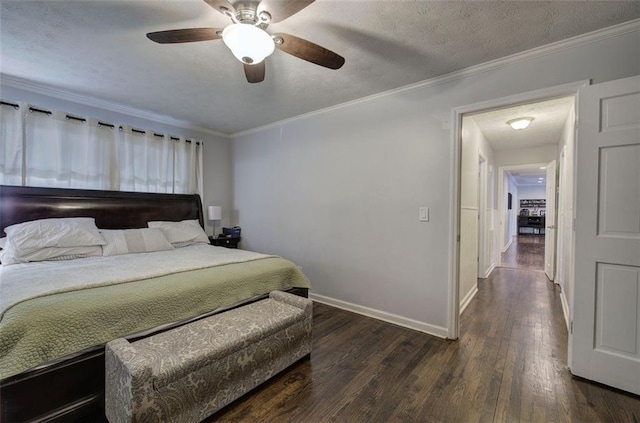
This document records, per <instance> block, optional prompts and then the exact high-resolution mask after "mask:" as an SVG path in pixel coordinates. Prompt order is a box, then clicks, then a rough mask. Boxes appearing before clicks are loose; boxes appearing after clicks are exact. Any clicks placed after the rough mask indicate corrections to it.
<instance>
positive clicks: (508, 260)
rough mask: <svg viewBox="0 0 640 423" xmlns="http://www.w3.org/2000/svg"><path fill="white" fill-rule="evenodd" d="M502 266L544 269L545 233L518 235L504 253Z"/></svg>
mask: <svg viewBox="0 0 640 423" xmlns="http://www.w3.org/2000/svg"><path fill="white" fill-rule="evenodd" d="M502 267H514V268H518V269H531V270H544V235H518V236H514V237H513V241H512V242H511V245H510V246H509V248H508V249H507V251H505V252H504V253H502Z"/></svg>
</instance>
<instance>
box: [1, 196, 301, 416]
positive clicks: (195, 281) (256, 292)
mask: <svg viewBox="0 0 640 423" xmlns="http://www.w3.org/2000/svg"><path fill="white" fill-rule="evenodd" d="M58 217H93V218H95V222H96V226H98V227H99V228H101V229H130V228H144V227H146V226H147V222H149V221H158V220H163V221H182V220H193V219H195V220H197V221H198V222H199V223H200V226H204V225H203V223H204V222H203V214H202V205H201V201H200V197H199V196H198V195H174V194H148V193H127V192H113V191H93V190H70V189H56V188H35V187H15V186H0V236H4V229H5V228H6V227H8V226H10V225H13V224H17V223H21V222H25V221H31V220H37V219H43V218H58ZM178 250H180V251H178ZM232 254H240V256H237V255H232ZM254 254H255V253H250V252H239V251H238V252H232V250H226V249H223V248H221V247H213V246H208V245H198V246H190V247H185V248H179V249H176V250H175V251H159V252H153V253H144V254H136V255H128V256H114V257H95V258H93V257H91V258H87V259H80V260H71V261H70V262H69V263H64V264H62V267H57V266H58V264H56V265H55V266H54V265H53V264H51V263H34V266H33V267H29V266H31V264H26V265H18V266H15V272H18V271H21V272H22V274H27V275H28V276H32V277H33V278H34V279H36V277H37V275H38V274H39V275H40V276H39V277H40V278H41V279H43V280H45V279H47V277H46V276H47V275H48V274H52V275H55V276H58V277H59V279H61V280H71V279H74V278H76V279H78V275H83V273H86V274H89V273H93V272H94V271H95V270H94V269H95V268H98V267H105V268H115V267H114V266H116V265H118V266H121V265H122V264H123V263H126V262H128V263H129V268H130V270H128V271H129V272H131V274H130V275H129V274H128V273H126V274H127V275H128V276H126V277H124V276H123V277H122V279H121V280H118V281H117V283H109V284H107V285H105V284H100V283H98V284H97V285H93V286H83V287H81V288H82V289H76V288H73V289H69V290H65V289H60V290H59V292H57V291H54V292H52V293H51V294H48V295H41V296H34V297H33V298H31V297H29V296H28V295H27V296H25V297H24V299H23V300H20V301H17V302H16V303H15V305H12V306H11V307H10V308H8V309H7V310H6V311H4V312H3V313H2V318H0V342H3V345H2V346H3V351H6V350H10V349H12V348H14V345H13V344H11V345H9V344H10V343H12V342H13V340H14V339H15V338H16V336H15V333H20V334H21V335H20V342H16V343H15V344H16V345H15V348H16V350H15V351H13V352H12V353H6V354H5V357H0V372H1V373H0V374H2V379H1V380H0V401H1V404H0V406H1V410H2V411H1V414H0V420H1V421H11V422H13V421H28V420H45V421H49V420H55V419H61V420H65V421H69V420H74V419H79V418H81V417H82V416H86V415H95V414H96V412H98V413H99V412H100V410H102V409H103V408H104V344H105V343H106V342H108V341H109V340H111V339H115V338H118V337H125V338H127V339H129V340H131V341H133V340H136V339H140V338H143V337H146V336H149V335H151V334H154V333H158V332H162V331H164V330H168V329H170V328H173V327H176V326H180V325H183V324H185V323H188V322H191V321H194V320H197V319H201V318H204V317H206V316H210V315H212V314H215V313H219V312H221V311H224V310H226V309H229V308H233V307H237V306H240V305H242V304H246V303H248V302H252V301H256V300H258V299H261V298H263V297H265V296H266V295H267V294H268V292H269V291H270V290H273V289H282V290H288V291H290V292H294V293H296V294H298V295H302V296H307V293H308V288H309V282H308V280H307V279H306V278H305V277H304V275H303V274H302V272H301V271H300V270H299V269H298V268H297V267H296V266H295V265H293V263H291V262H288V261H287V260H284V259H282V258H279V257H273V256H261V255H254ZM227 255H229V257H232V258H225V259H224V260H226V261H219V262H218V261H216V260H222V259H220V257H224V256H227ZM139 256H144V257H145V259H149V260H151V264H144V265H141V264H140V263H141V262H140V261H139V260H141V258H138V257H139ZM200 256H202V257H200ZM213 256H215V258H214V257H213ZM235 257H240V258H235ZM154 260H155V261H154ZM207 260H209V261H207ZM189 262H193V263H198V265H197V266H195V267H193V266H192V267H187V265H188V264H189ZM36 264H38V265H39V266H38V265H36ZM136 264H137V267H138V268H139V269H142V270H137V269H136ZM12 267H13V266H6V268H5V270H9V269H10V268H12ZM86 269H91V270H90V271H89V270H86ZM118 269H120V267H118ZM143 270H144V272H146V273H144V272H143V273H140V272H142V271H143ZM25 272H26V273H25ZM47 272H48V273H47ZM65 272H66V273H65ZM118 272H120V270H118ZM136 272H138V273H136ZM3 274H4V275H9V273H0V278H2V275H3ZM118 274H120V273H118ZM122 274H123V275H124V274H125V271H124V270H122ZM43 275H44V276H43ZM14 276H15V275H14ZM14 279H15V277H14ZM25 279H29V278H25ZM5 280H9V277H8V276H5ZM0 282H2V281H0ZM27 282H28V280H25V283H27ZM7 292H8V291H7ZM1 293H2V291H0V294H1ZM114 310H116V311H114ZM83 313H84V314H83ZM21 319H24V321H23V320H21ZM65 319H75V320H70V321H68V322H67V321H65ZM27 323H28V324H30V325H31V326H29V325H28V324H27ZM57 324H60V325H62V326H60V327H58V326H55V325H57ZM16 325H17V326H16ZM16 327H17V329H16ZM45 328H46V329H47V330H44V329H45ZM69 328H71V329H69ZM9 330H12V331H13V334H12V336H9V337H5V338H3V335H4V334H5V333H9V332H8V331H9ZM40 330H42V333H40V332H39V331H40ZM8 340H12V341H11V342H9V341H8ZM34 342H41V343H43V346H40V345H37V348H36V350H37V351H38V354H37V355H36V357H35V358H33V357H31V354H26V353H24V352H22V351H20V350H19V349H17V348H18V347H19V345H18V344H27V345H28V344H30V343H31V344H32V343H34ZM9 347H11V348H9ZM31 348H32V349H33V346H32V347H31ZM28 351H31V350H28ZM3 354H4V353H3ZM10 356H11V357H10ZM3 360H4V361H3Z"/></svg>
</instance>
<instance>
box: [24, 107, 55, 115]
mask: <svg viewBox="0 0 640 423" xmlns="http://www.w3.org/2000/svg"><path fill="white" fill-rule="evenodd" d="M29 111H30V112H31V113H33V112H38V113H44V114H45V115H49V116H51V115H52V114H53V112H51V111H49V110H42V109H36V108H35V107H29Z"/></svg>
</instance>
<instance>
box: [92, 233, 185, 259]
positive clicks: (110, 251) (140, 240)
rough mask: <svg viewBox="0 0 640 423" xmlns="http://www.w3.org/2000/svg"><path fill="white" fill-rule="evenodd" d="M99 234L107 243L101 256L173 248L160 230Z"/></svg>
mask: <svg viewBox="0 0 640 423" xmlns="http://www.w3.org/2000/svg"><path fill="white" fill-rule="evenodd" d="M100 234H101V235H102V237H103V238H104V240H105V241H106V242H107V244H106V245H105V246H103V247H102V255H103V256H116V255H119V254H129V253H148V252H152V251H165V250H173V246H172V245H171V244H170V243H169V241H168V240H167V238H166V237H165V236H164V232H162V230H160V229H155V228H153V229H152V228H144V229H123V230H106V229H100Z"/></svg>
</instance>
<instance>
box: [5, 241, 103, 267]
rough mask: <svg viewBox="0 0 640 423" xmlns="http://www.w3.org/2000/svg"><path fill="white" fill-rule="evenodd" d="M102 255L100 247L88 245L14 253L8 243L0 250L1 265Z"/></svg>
mask: <svg viewBox="0 0 640 423" xmlns="http://www.w3.org/2000/svg"><path fill="white" fill-rule="evenodd" d="M101 255H102V247H101V246H99V245H89V246H84V247H45V248H41V249H39V250H36V251H33V252H31V253H27V254H16V252H15V249H13V248H12V246H11V244H10V243H7V244H6V245H5V248H4V249H3V250H2V252H0V262H1V263H2V265H3V266H6V265H10V264H17V263H28V262H33V261H47V260H56V261H57V260H73V259H78V258H86V257H94V256H101Z"/></svg>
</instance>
